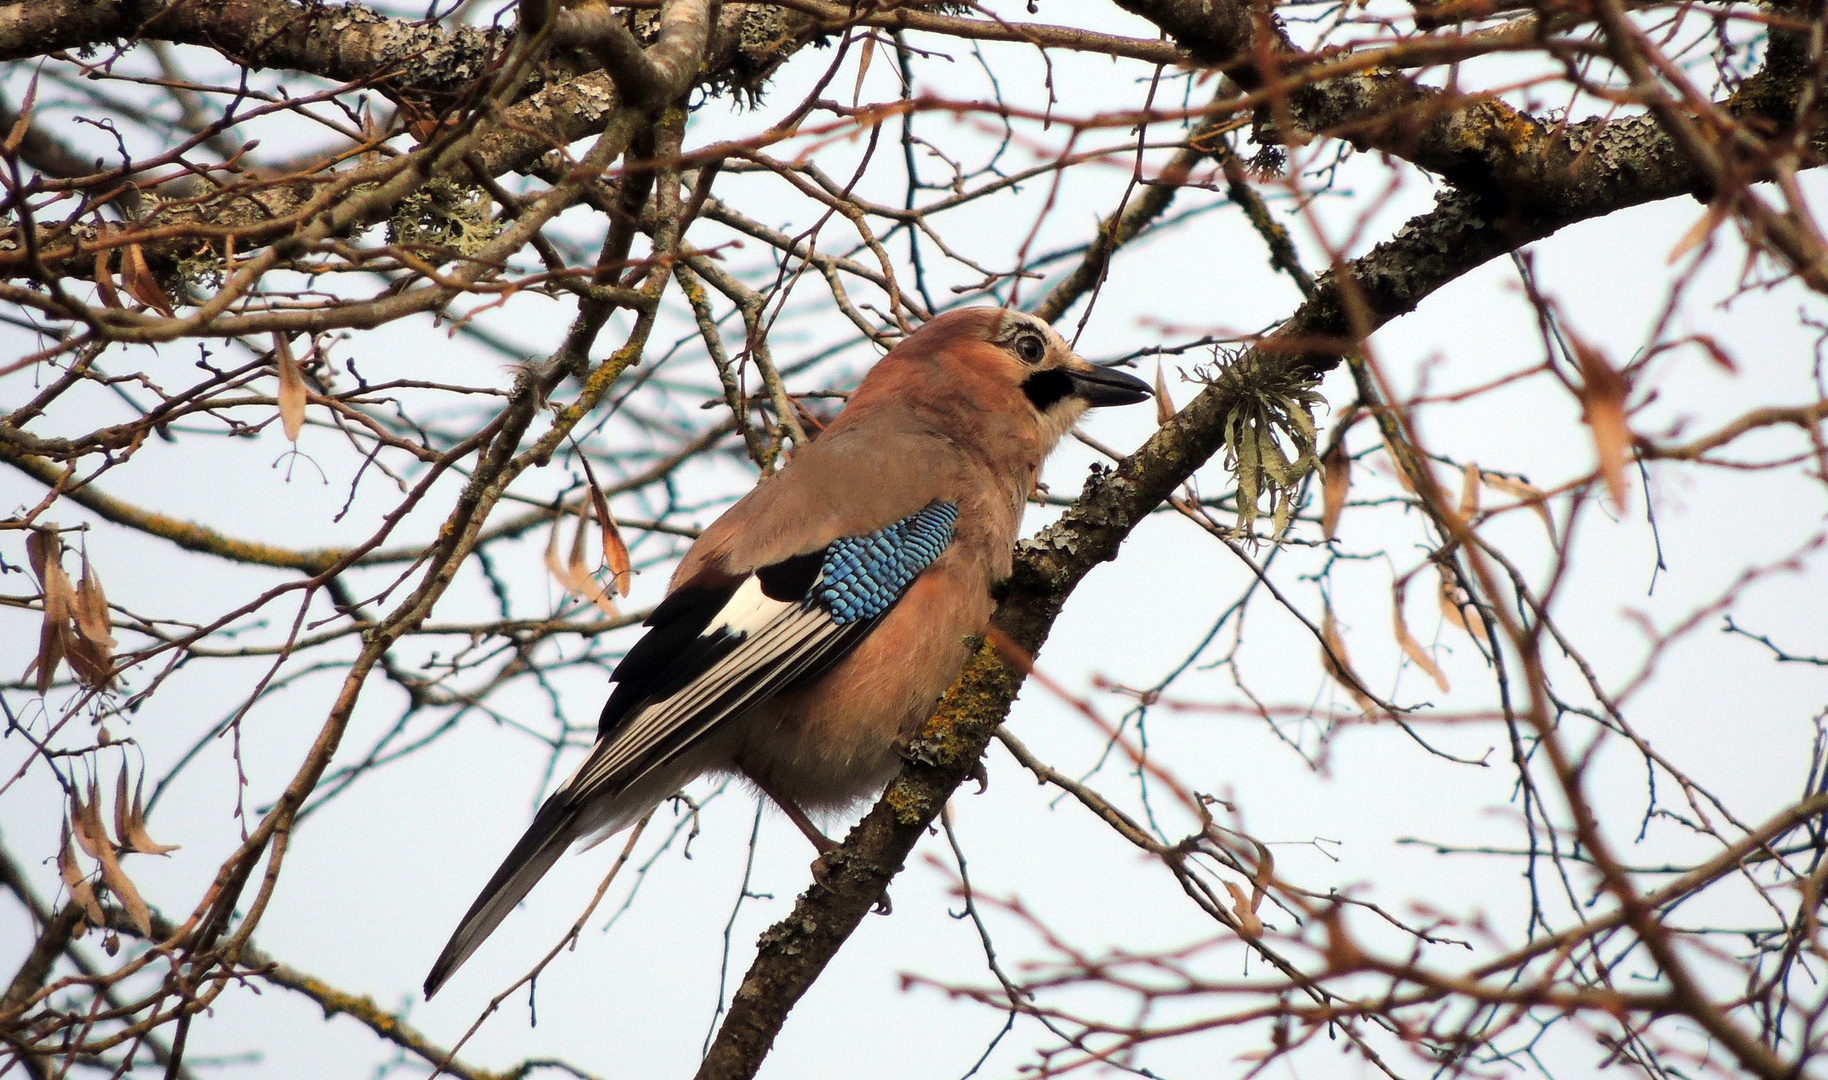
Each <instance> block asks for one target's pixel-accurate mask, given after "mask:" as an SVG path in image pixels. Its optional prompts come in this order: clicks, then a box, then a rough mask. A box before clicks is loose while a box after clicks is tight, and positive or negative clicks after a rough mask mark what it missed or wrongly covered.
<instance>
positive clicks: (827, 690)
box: [425, 306, 1151, 1000]
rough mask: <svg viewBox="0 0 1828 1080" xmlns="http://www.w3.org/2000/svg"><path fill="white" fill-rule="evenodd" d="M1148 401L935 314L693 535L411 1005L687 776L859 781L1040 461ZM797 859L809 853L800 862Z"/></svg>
mask: <svg viewBox="0 0 1828 1080" xmlns="http://www.w3.org/2000/svg"><path fill="white" fill-rule="evenodd" d="M1150 396H1151V390H1150V388H1149V385H1148V384H1147V383H1145V382H1143V381H1142V380H1141V379H1138V378H1136V377H1134V376H1131V375H1128V374H1125V373H1123V372H1121V371H1115V370H1112V369H1109V368H1104V367H1099V366H1096V365H1094V364H1091V363H1089V362H1088V361H1086V360H1084V359H1083V358H1081V357H1080V356H1078V355H1077V354H1076V353H1074V351H1073V350H1072V348H1071V347H1070V346H1069V345H1068V344H1067V343H1066V342H1065V341H1064V340H1063V339H1062V338H1061V337H1060V335H1059V334H1058V333H1057V332H1055V331H1054V329H1053V328H1052V327H1051V326H1049V325H1048V324H1047V323H1046V322H1045V321H1044V320H1042V319H1040V318H1038V317H1036V316H1034V315H1031V314H1028V313H1026V312H1022V311H1019V310H1015V309H1010V308H1001V307H990V306H973V307H961V308H957V309H954V310H952V311H949V312H946V313H944V314H941V315H938V316H935V317H934V318H932V319H930V320H928V321H927V322H926V323H924V324H923V325H921V326H920V327H919V328H918V329H916V330H914V331H913V332H912V333H911V334H909V335H908V336H907V337H905V338H904V339H902V341H901V342H900V343H898V344H897V345H896V346H895V347H894V348H892V349H890V350H889V352H888V353H887V354H886V355H884V356H883V357H882V358H881V359H880V360H878V361H877V362H876V364H875V365H874V366H873V367H872V368H871V369H870V371H869V372H868V374H867V375H866V376H865V377H864V378H863V380H862V382H861V383H860V384H859V385H858V386H857V388H856V390H855V391H854V392H853V393H852V394H851V396H850V399H849V401H848V402H847V403H846V404H845V406H844V408H843V410H842V411H840V412H839V413H838V415H837V416H836V417H835V418H834V419H833V420H832V421H831V422H830V424H829V425H827V427H826V428H825V430H824V431H823V432H822V433H821V434H820V435H819V436H818V437H817V438H816V439H813V440H811V441H810V442H809V443H808V444H807V445H805V446H803V447H797V448H796V449H795V451H794V453H793V455H792V457H791V458H790V459H789V460H788V461H787V463H786V464H785V465H784V466H782V467H781V468H780V469H779V470H778V471H777V472H775V473H773V474H772V475H768V476H765V477H763V478H762V480H761V481H760V482H759V483H758V484H757V485H756V487H755V488H754V489H753V490H751V491H750V492H749V493H748V494H747V495H745V496H743V497H742V498H741V499H739V500H737V501H736V502H735V503H734V504H732V505H731V506H730V508H729V509H728V510H726V511H725V512H724V513H723V515H722V516H720V517H719V518H718V519H717V520H716V521H715V522H713V523H712V524H711V525H710V527H708V528H706V529H705V530H704V531H703V532H702V533H701V534H700V535H699V537H698V539H697V540H696V541H694V542H693V544H692V546H691V548H690V549H689V550H688V551H687V552H686V554H685V556H684V558H683V559H682V560H681V561H680V563H679V566H678V568H677V569H676V571H675V572H674V574H673V577H672V580H671V582H670V584H669V586H668V590H667V594H666V596H665V598H664V599H663V600H662V601H661V602H660V603H659V605H657V606H656V607H655V608H654V610H653V612H652V613H651V614H650V615H648V617H647V619H646V621H645V623H644V625H645V627H646V630H645V633H644V635H643V636H642V637H641V638H640V639H639V640H637V641H636V642H635V643H634V644H633V645H632V646H631V647H630V648H629V649H628V651H627V653H626V654H624V656H623V658H622V659H621V661H620V662H619V663H618V664H617V665H616V667H615V669H614V671H613V672H612V674H611V676H610V678H611V682H612V683H613V684H614V686H613V689H612V690H611V692H610V694H609V700H608V701H607V703H606V704H605V705H604V706H603V713H602V717H601V719H600V721H599V725H598V736H597V740H596V743H595V744H594V746H593V747H592V748H591V750H590V752H589V754H588V755H587V756H586V757H585V758H584V760H583V761H582V762H581V763H580V764H579V765H578V766H577V769H576V770H575V771H574V772H573V773H572V774H571V775H570V777H569V778H568V779H566V780H565V782H564V783H563V784H561V785H560V786H559V787H558V788H557V789H555V790H554V791H553V793H552V794H551V795H550V796H549V797H547V799H546V800H545V801H544V802H543V803H542V804H541V806H540V808H539V810H538V811H537V812H536V813H535V814H534V817H533V821H532V823H531V824H530V825H529V826H528V828H527V831H526V833H525V835H523V836H522V837H521V839H520V841H519V842H518V843H516V844H515V845H514V848H513V849H512V850H511V851H510V852H509V853H508V856H507V858H506V859H505V860H503V862H502V864H501V867H500V868H499V869H498V870H496V871H495V874H494V876H493V877H491V878H490V879H489V881H488V884H487V885H485V886H484V887H483V889H482V892H481V893H480V894H479V895H478V896H477V898H476V901H475V903H474V904H472V905H471V907H470V909H469V911H468V912H467V913H466V914H465V915H464V917H463V919H462V921H461V922H459V923H458V925H457V928H456V930H455V931H454V932H453V933H452V935H451V938H450V941H449V943H448V944H446V945H445V947H444V951H443V952H442V953H441V954H440V955H439V957H438V959H437V962H436V963H435V964H433V966H432V969H431V972H430V974H429V975H428V976H427V977H426V980H425V996H426V998H427V1000H430V998H431V997H432V995H434V994H436V993H437V992H438V989H439V988H440V987H442V986H443V985H444V984H445V982H446V980H448V979H449V978H450V977H451V974H452V973H453V972H454V971H456V969H457V967H458V965H460V964H462V963H463V962H464V961H465V960H467V959H468V958H469V957H470V955H471V954H472V953H474V952H475V951H476V949H477V947H478V946H480V945H481V944H482V942H483V940H484V939H485V938H487V937H488V936H489V934H490V933H492V932H493V931H494V930H495V928H496V927H497V926H498V925H499V924H500V923H501V921H502V919H503V918H505V917H506V916H507V914H508V913H509V911H511V910H512V909H513V908H514V907H515V906H516V905H518V904H519V903H520V901H521V900H522V899H523V898H524V897H525V896H526V895H527V893H528V891H529V890H531V889H532V888H533V886H534V884H535V883H537V882H538V881H539V879H540V878H541V877H543V876H544V875H545V873H546V872H547V871H548V870H549V869H551V867H552V865H553V863H554V862H556V861H557V859H558V857H559V856H560V855H561V854H563V853H564V852H565V851H566V850H567V849H568V848H570V847H571V846H572V844H573V843H575V842H577V841H580V840H586V839H589V840H591V841H592V842H596V841H600V840H602V839H604V838H606V837H608V836H610V835H613V834H615V833H616V832H618V831H620V830H622V829H624V828H627V827H628V826H630V825H632V824H633V823H634V822H636V821H637V820H639V819H640V818H641V817H642V816H643V815H645V814H646V813H647V812H648V811H649V810H651V809H653V808H654V807H655V806H657V805H659V804H660V803H661V802H662V801H664V800H665V799H667V798H668V797H670V796H672V795H673V794H674V793H675V792H677V791H678V790H679V789H680V788H682V787H683V786H685V785H686V784H687V783H689V782H691V781H692V780H693V779H695V778H696V777H698V776H701V775H704V774H707V773H716V774H727V775H735V776H738V777H741V778H743V779H745V780H747V781H748V782H749V783H750V784H751V785H753V786H754V787H755V788H756V789H757V790H758V791H759V792H761V793H762V794H763V795H765V796H767V797H768V798H769V799H771V800H772V801H773V802H774V803H775V804H776V805H777V806H778V807H779V808H780V809H781V811H782V813H783V814H784V815H785V816H786V817H787V818H788V819H789V820H790V821H792V822H793V824H794V825H795V826H797V827H798V828H799V829H800V831H802V832H803V833H805V834H806V836H807V839H809V840H811V841H812V843H813V846H814V847H815V848H816V849H818V851H819V853H820V858H821V859H823V857H824V855H825V854H826V853H828V852H830V851H831V850H833V849H834V848H836V846H837V845H836V844H835V843H834V842H833V841H831V840H830V839H828V838H827V837H826V836H825V835H824V834H823V833H822V832H820V831H819V829H818V828H817V826H816V825H815V824H814V823H813V821H812V818H811V815H812V814H821V813H834V812H837V811H841V810H844V809H846V808H849V807H851V806H854V805H856V804H857V803H858V802H860V801H861V800H863V799H865V798H868V797H872V796H874V795H876V794H879V793H880V792H881V791H882V789H883V788H884V787H885V786H886V785H887V783H888V782H889V781H890V780H891V779H893V777H894V775H895V773H896V770H897V769H898V768H899V766H900V765H901V756H900V753H899V749H900V748H905V746H906V740H907V739H909V738H910V737H911V736H913V735H914V734H915V733H916V732H917V731H918V730H919V728H920V725H921V724H922V723H924V722H925V721H926V719H927V718H928V717H929V716H930V715H931V714H932V711H933V708H934V706H935V705H936V704H937V702H938V700H939V698H940V696H941V694H942V693H943V692H944V691H945V689H946V687H948V686H949V685H951V683H952V681H953V680H954V679H955V678H956V677H957V676H958V673H959V672H960V670H962V668H963V667H964V664H965V661H966V660H967V659H968V648H969V646H968V644H967V642H968V639H969V638H971V637H972V636H973V635H977V634H981V633H983V632H984V631H985V629H986V628H987V627H988V625H989V619H990V615H991V611H992V609H993V607H994V603H993V601H992V599H991V589H992V588H993V586H995V585H996V583H997V582H999V581H1001V580H1003V579H1004V578H1007V577H1008V576H1009V574H1010V572H1011V570H1012V567H1013V560H1014V550H1015V543H1016V539H1017V537H1018V530H1019V528H1020V525H1021V520H1022V512H1023V508H1024V507H1025V506H1026V504H1027V502H1028V499H1029V497H1030V496H1031V495H1032V494H1033V493H1034V492H1035V491H1036V483H1037V480H1038V478H1039V474H1040V469H1041V465H1042V462H1043V461H1044V460H1045V459H1046V458H1047V456H1048V455H1049V453H1051V452H1052V451H1053V449H1054V447H1055V446H1056V445H1057V444H1058V443H1059V442H1060V439H1061V437H1062V436H1063V435H1065V434H1066V433H1067V432H1068V431H1069V430H1071V428H1072V427H1073V425H1074V424H1075V423H1077V422H1078V420H1079V419H1080V417H1081V416H1082V415H1083V414H1084V413H1085V412H1086V410H1087V409H1089V408H1092V407H1095V406H1106V405H1125V404H1131V403H1134V402H1139V401H1142V400H1144V399H1145V398H1148V397H1150ZM816 871H817V864H816V863H815V873H816Z"/></svg>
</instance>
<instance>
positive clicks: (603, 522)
mask: <svg viewBox="0 0 1828 1080" xmlns="http://www.w3.org/2000/svg"><path fill="white" fill-rule="evenodd" d="M590 507H591V509H592V510H593V511H595V512H596V515H597V528H599V529H601V530H602V531H603V565H604V566H605V567H607V568H608V569H609V573H610V581H611V583H612V584H613V585H614V587H615V591H616V593H617V595H620V596H627V595H628V589H629V585H630V583H631V581H632V580H633V579H634V576H635V575H634V563H633V562H632V561H630V559H629V555H628V545H627V544H626V543H624V542H623V541H622V529H621V528H620V527H619V526H618V525H617V524H616V519H615V515H613V514H611V513H610V512H609V500H608V499H606V498H604V497H603V491H602V489H600V488H598V487H597V486H596V485H595V484H592V485H590Z"/></svg>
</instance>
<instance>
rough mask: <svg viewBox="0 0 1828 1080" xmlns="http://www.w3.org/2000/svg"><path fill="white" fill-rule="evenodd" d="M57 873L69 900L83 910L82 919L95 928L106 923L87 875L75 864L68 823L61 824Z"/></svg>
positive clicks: (74, 853)
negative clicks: (66, 890) (67, 892)
mask: <svg viewBox="0 0 1828 1080" xmlns="http://www.w3.org/2000/svg"><path fill="white" fill-rule="evenodd" d="M57 873H58V875H59V876H60V877H62V878H63V884H64V888H66V889H69V890H70V900H71V902H73V903H75V904H76V905H77V906H78V907H80V908H82V909H83V918H85V919H88V920H89V921H90V922H91V923H94V924H95V925H96V926H101V925H103V924H104V923H106V922H107V916H106V915H104V914H103V913H102V905H101V901H100V900H97V899H96V898H95V890H94V889H92V888H90V887H89V878H88V875H86V874H84V873H83V872H82V867H80V866H78V865H77V863H76V852H75V850H74V849H72V848H71V847H70V823H69V822H68V821H65V822H64V823H63V841H62V842H61V843H60V844H59V845H58V848H57Z"/></svg>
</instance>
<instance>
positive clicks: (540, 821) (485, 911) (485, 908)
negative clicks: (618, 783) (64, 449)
mask: <svg viewBox="0 0 1828 1080" xmlns="http://www.w3.org/2000/svg"><path fill="white" fill-rule="evenodd" d="M568 802H569V800H566V799H562V798H553V799H548V800H546V804H545V805H544V806H542V807H540V809H539V813H537V814H535V815H533V824H531V825H529V826H527V831H526V833H525V834H524V835H522V836H521V838H520V842H519V843H517V844H515V845H514V850H513V851H510V852H508V857H507V858H506V859H503V860H502V864H501V868H500V869H498V870H496V871H495V876H494V877H492V878H490V879H489V883H488V884H487V885H485V886H483V890H482V894H481V895H479V896H477V897H476V902H475V903H473V904H471V905H470V910H469V911H468V912H467V913H466V914H465V915H464V917H463V921H462V922H460V923H458V924H457V929H456V931H455V932H454V933H452V934H451V940H450V941H449V942H447V943H446V944H445V946H444V952H442V953H440V954H439V955H438V962H437V963H435V964H433V965H432V972H431V974H430V975H427V976H426V977H425V997H426V1000H428V1001H429V1000H431V997H432V995H433V994H436V993H437V992H438V988H439V987H441V986H443V985H444V982H445V980H446V979H449V978H450V977H451V973H452V972H454V971H456V970H457V968H458V967H459V966H461V965H462V964H463V962H464V961H465V960H468V959H469V958H470V954H471V953H473V952H475V951H476V949H477V947H478V946H480V945H481V944H482V943H483V941H484V940H485V939H487V938H488V936H489V935H490V934H492V933H494V932H495V928H496V927H497V926H499V925H501V921H502V920H503V919H505V918H507V915H508V912H510V911H513V910H514V906H515V905H516V904H519V903H520V902H521V900H522V899H523V898H524V897H525V896H526V895H527V893H528V891H529V890H531V889H532V888H533V886H534V885H535V884H537V883H538V882H539V879H540V878H543V877H545V876H546V871H548V870H550V869H552V864H553V863H555V862H557V861H558V858H559V856H560V855H563V854H564V853H565V849H566V848H568V847H570V846H571V842H572V841H573V840H576V839H577V838H578V835H579V831H578V813H577V808H576V807H575V806H571V805H567V804H568Z"/></svg>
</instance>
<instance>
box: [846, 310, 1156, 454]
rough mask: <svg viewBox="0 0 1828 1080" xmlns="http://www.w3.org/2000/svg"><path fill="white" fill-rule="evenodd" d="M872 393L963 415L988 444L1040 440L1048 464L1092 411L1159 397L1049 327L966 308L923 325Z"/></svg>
mask: <svg viewBox="0 0 1828 1080" xmlns="http://www.w3.org/2000/svg"><path fill="white" fill-rule="evenodd" d="M872 383H875V384H877V385H875V386H872V385H871V384H872ZM891 388H892V389H891ZM871 391H876V392H880V393H883V394H884V395H885V396H887V395H889V394H893V395H895V396H897V397H902V398H903V399H904V400H906V399H907V398H909V397H912V398H916V399H922V400H924V402H925V403H926V404H927V405H929V406H931V407H937V408H938V409H939V410H941V411H945V412H953V413H958V414H960V415H959V417H958V419H959V421H960V422H961V424H964V425H966V426H968V427H971V428H975V429H977V430H979V431H981V432H982V434H984V435H986V436H989V435H991V434H992V432H993V431H995V430H998V429H1004V428H1006V427H1007V426H1010V425H1013V426H1014V427H1015V428H1018V429H1021V430H1024V431H1027V432H1029V433H1030V435H1029V438H1036V437H1038V438H1036V445H1037V449H1039V450H1040V453H1041V456H1043V457H1044V456H1046V454H1047V453H1048V452H1049V451H1051V450H1052V449H1053V447H1054V444H1055V443H1056V442H1058V441H1059V439H1060V437H1061V436H1062V435H1064V434H1066V432H1067V431H1069V430H1071V428H1072V426H1073V425H1074V424H1075V423H1077V422H1078V420H1079V418H1080V417H1081V416H1083V415H1085V411H1086V410H1087V409H1090V408H1096V407H1098V406H1102V405H1129V404H1132V403H1134V402H1138V401H1142V400H1144V399H1146V398H1148V397H1150V396H1151V391H1150V389H1149V384H1147V383H1145V382H1143V381H1142V380H1141V379H1138V378H1136V377H1135V376H1133V375H1127V374H1125V373H1123V372H1121V371H1114V370H1111V369H1109V368H1102V367H1099V366H1098V365H1096V364H1093V363H1091V362H1089V361H1087V360H1085V359H1084V358H1083V357H1081V356H1079V355H1078V354H1077V353H1075V352H1073V349H1072V346H1070V345H1068V344H1067V343H1066V341H1065V339H1063V338H1062V337H1061V336H1060V335H1059V334H1058V333H1057V332H1055V330H1054V328H1053V327H1051V326H1049V325H1048V324H1047V323H1046V322H1045V321H1043V320H1041V319H1039V318H1036V317H1035V316H1033V315H1030V314H1028V313H1027V312H1023V311H1016V310H1013V309H1010V308H996V307H969V308H959V309H956V310H953V311H949V312H947V313H945V314H944V315H940V316H938V317H936V318H934V319H932V320H930V321H929V322H927V323H925V324H924V325H922V326H921V327H920V329H918V330H916V331H915V332H914V333H913V334H911V335H909V336H908V337H907V338H906V339H905V340H904V341H902V342H901V343H900V344H899V345H897V346H896V347H895V348H894V349H893V350H891V351H890V353H889V355H888V356H886V357H884V358H883V360H882V362H881V363H880V364H879V365H878V366H877V370H876V371H875V372H873V373H872V374H871V376H870V378H869V379H867V380H865V385H864V386H863V387H860V388H859V394H860V395H861V396H865V397H870V396H874V394H872V393H871ZM855 404H857V401H856V399H853V407H854V406H855ZM979 425H987V428H983V427H979ZM1036 464H1038V461H1037V462H1036Z"/></svg>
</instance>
